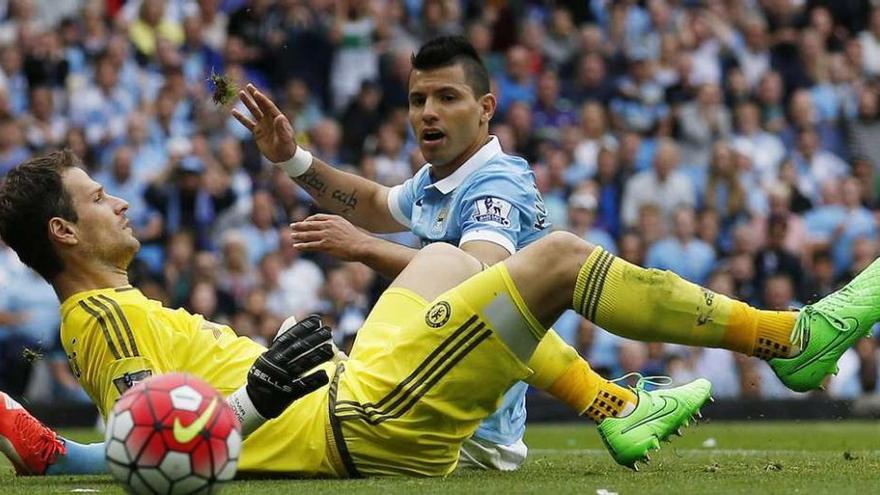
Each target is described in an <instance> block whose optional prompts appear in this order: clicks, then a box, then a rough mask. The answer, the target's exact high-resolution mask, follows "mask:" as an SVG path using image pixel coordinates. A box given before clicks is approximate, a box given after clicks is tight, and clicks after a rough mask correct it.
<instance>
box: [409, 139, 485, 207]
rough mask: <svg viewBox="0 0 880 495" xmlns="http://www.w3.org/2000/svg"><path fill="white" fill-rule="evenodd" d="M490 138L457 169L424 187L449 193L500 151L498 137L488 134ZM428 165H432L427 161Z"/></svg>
mask: <svg viewBox="0 0 880 495" xmlns="http://www.w3.org/2000/svg"><path fill="white" fill-rule="evenodd" d="M490 138H491V139H489V142H488V143H486V144H484V145H483V147H482V148H480V149H479V150H477V152H476V153H474V155H473V156H472V157H470V158H468V159H467V161H466V162H464V163H462V164H461V166H460V167H458V170H456V171H455V172H453V173H452V174H451V175H450V176H449V177H446V178H445V179H440V180H438V181H437V182H433V183H431V184H428V185H427V186H425V189H428V188H429V187H433V188H435V189H437V190H438V191H440V192H441V193H442V194H449V193H450V192H452V191H454V190H455V188H456V187H458V186H460V185H461V183H462V182H464V180H465V179H466V178H467V177H468V176H469V175H471V174H472V173H474V172H476V171H477V169H479V168H480V167H482V166H483V164H485V163H486V162H488V161H489V160H490V159H491V158H492V157H493V156H495V155H497V154H499V153H501V144H500V143H499V142H498V138H497V137H495V136H490ZM428 166H429V167H430V166H432V165H431V164H430V163H429V164H428Z"/></svg>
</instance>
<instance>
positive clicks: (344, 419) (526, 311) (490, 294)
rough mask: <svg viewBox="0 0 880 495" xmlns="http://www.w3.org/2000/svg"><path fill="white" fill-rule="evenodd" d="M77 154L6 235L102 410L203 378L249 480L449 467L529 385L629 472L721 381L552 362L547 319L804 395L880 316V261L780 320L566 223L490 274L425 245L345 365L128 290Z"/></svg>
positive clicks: (110, 229)
mask: <svg viewBox="0 0 880 495" xmlns="http://www.w3.org/2000/svg"><path fill="white" fill-rule="evenodd" d="M77 165H79V161H78V159H77V158H76V157H75V156H73V155H72V154H71V153H70V152H56V153H53V154H50V155H48V156H45V157H39V158H36V159H33V160H30V161H28V162H25V163H24V164H22V165H20V166H19V167H17V168H16V169H14V170H13V171H11V172H10V173H9V175H8V176H7V179H6V181H5V182H4V183H3V185H2V186H0V235H2V237H3V239H4V241H5V242H7V243H8V244H9V245H10V246H11V247H12V248H13V249H14V250H15V251H16V252H17V253H18V254H19V256H20V257H21V258H22V261H24V262H25V263H26V264H28V265H30V266H31V267H33V268H34V269H36V270H37V271H38V272H39V273H40V274H41V275H42V276H43V277H45V278H46V279H47V280H48V281H49V282H50V283H51V284H52V285H53V287H54V288H55V290H56V292H57V294H58V296H59V299H60V300H61V301H62V302H63V303H62V315H63V323H62V338H63V345H64V347H65V350H66V351H67V352H68V354H69V357H70V360H71V366H72V368H73V369H74V371H75V372H76V373H77V375H78V377H79V379H80V381H81V383H82V384H83V386H84V387H85V389H86V390H87V391H88V393H89V395H90V396H91V397H92V399H93V400H94V401H95V402H96V404H97V405H98V407H99V409H100V410H101V412H102V413H103V414H105V415H106V414H107V412H108V410H109V408H110V407H111V406H112V404H113V402H114V400H115V399H116V398H117V397H118V396H119V394H120V393H121V392H122V391H124V390H125V389H126V388H127V387H129V386H130V385H131V383H133V382H135V381H137V380H139V379H143V378H144V377H145V376H147V375H149V374H158V373H164V372H170V371H182V372H190V373H193V374H195V375H198V376H199V377H201V378H203V379H205V380H206V381H207V382H208V383H210V384H211V385H213V386H214V387H216V388H218V389H219V390H220V391H221V392H222V393H224V394H227V395H228V396H229V397H230V400H231V403H232V404H233V407H235V408H237V414H238V415H239V417H240V418H241V419H242V420H243V422H244V425H245V428H244V429H245V430H246V431H253V433H252V434H251V435H250V436H249V437H248V438H247V440H246V441H245V444H244V449H243V454H242V459H241V462H240V469H241V470H242V471H245V472H264V473H267V472H271V473H284V474H293V475H306V476H314V475H321V476H331V477H354V476H373V475H418V476H442V475H445V474H448V473H450V472H451V471H452V470H453V469H454V468H455V466H456V463H457V462H458V452H459V447H460V445H461V443H462V442H463V441H464V440H465V439H466V438H468V437H469V436H470V435H471V434H472V433H473V431H474V429H475V428H476V427H477V425H478V424H479V422H480V421H481V420H482V419H483V418H484V417H486V416H487V415H489V414H490V413H491V412H492V411H494V410H495V409H496V407H497V405H498V402H499V400H500V399H501V397H502V395H503V393H504V392H505V390H507V388H508V387H510V385H511V384H513V383H514V382H516V381H517V380H525V381H527V382H529V383H530V384H532V385H534V386H536V387H539V388H543V389H547V390H550V391H551V392H552V393H553V394H554V395H555V396H556V397H560V398H562V399H563V400H564V401H565V402H566V403H567V404H569V405H571V406H572V407H574V408H575V409H576V410H578V412H579V413H582V414H587V413H588V412H589V411H591V410H592V413H590V416H591V417H598V418H599V421H600V422H599V432H600V434H601V435H602V438H603V440H604V441H605V443H606V446H607V447H608V449H609V451H610V452H611V454H612V456H613V457H614V459H615V460H616V461H617V462H618V463H620V464H624V465H627V466H632V467H635V466H636V464H635V463H636V461H638V460H643V459H646V458H647V454H648V451H649V450H651V449H654V448H658V447H659V441H660V440H665V439H666V438H668V437H669V436H670V435H671V434H673V433H674V432H676V431H677V430H678V429H679V427H680V426H682V425H686V424H687V423H688V421H689V420H690V418H691V416H692V415H694V414H696V413H697V412H698V409H699V408H700V407H701V406H702V405H703V404H704V402H705V401H707V400H708V399H709V393H710V385H709V383H708V382H707V381H705V380H696V381H695V382H692V383H690V384H687V385H684V386H681V387H677V388H671V389H661V390H655V391H651V392H646V391H644V390H643V389H641V387H639V386H637V387H636V389H623V388H622V387H620V386H619V385H617V384H615V383H612V382H609V381H607V380H605V379H603V378H602V377H600V376H598V375H597V374H596V373H594V372H593V371H592V370H591V369H590V368H589V365H588V364H587V363H586V362H585V361H583V360H582V359H581V358H580V357H578V356H577V355H573V356H558V358H557V359H555V360H552V361H549V362H548V360H547V359H546V358H545V356H541V354H542V352H545V351H544V350H543V347H542V341H543V339H544V337H545V334H546V328H547V327H548V326H549V325H550V323H552V322H553V321H555V320H556V318H558V316H559V315H560V314H561V313H562V311H564V310H565V309H568V308H573V309H575V310H576V311H578V312H580V313H581V314H582V315H584V316H586V317H588V318H590V319H591V320H593V321H595V322H596V323H597V324H599V325H601V326H602V327H604V328H607V329H608V330H610V331H613V332H616V333H619V334H621V335H624V336H627V337H631V338H640V339H646V340H663V341H669V342H681V343H686V344H691V345H705V346H714V347H724V348H728V349H734V350H738V351H741V352H745V353H748V354H752V355H760V356H764V357H766V358H768V359H769V362H770V365H771V366H772V367H773V369H774V371H776V373H777V375H778V376H779V377H780V379H782V381H783V382H784V383H786V385H788V386H789V387H791V388H793V389H796V390H807V389H811V388H816V387H818V386H819V385H820V384H821V382H822V379H823V378H824V377H825V376H826V375H827V374H830V373H833V372H834V371H835V363H836V361H837V359H838V358H839V357H840V355H841V354H842V353H843V352H844V351H845V350H846V348H848V347H849V345H850V344H851V343H852V342H854V341H855V340H856V339H858V338H860V337H861V336H863V335H865V334H866V333H867V331H868V330H869V329H870V327H871V325H872V324H873V323H874V322H875V321H877V320H878V318H880V290H878V287H877V285H878V284H877V282H878V277H877V274H878V271H880V264H878V263H876V262H875V263H874V264H872V265H871V266H870V267H869V268H867V269H866V270H865V271H864V272H863V273H862V274H860V275H859V276H858V277H856V279H854V280H853V281H852V282H851V283H850V284H848V285H847V286H846V287H845V288H844V289H842V290H841V291H839V292H837V293H835V294H832V295H831V296H828V297H827V298H825V299H823V300H822V301H820V302H819V303H817V304H815V305H813V306H808V307H807V308H805V309H804V310H803V311H801V312H800V313H794V312H767V311H759V310H756V309H754V308H751V307H749V306H747V305H745V304H743V303H740V302H737V301H733V300H731V299H728V298H726V297H724V296H721V295H716V294H713V293H711V292H709V291H707V290H705V289H702V288H700V287H698V286H696V285H693V284H690V283H688V282H686V281H683V280H682V279H680V278H678V277H676V276H675V275H674V274H671V273H669V272H659V271H656V270H645V269H642V268H639V267H636V266H634V265H631V264H628V263H626V262H624V261H623V260H620V259H618V258H616V257H614V256H612V255H610V254H609V253H607V252H606V251H603V250H602V249H600V248H596V247H593V246H591V245H589V244H587V243H586V242H584V241H583V240H581V239H579V238H577V237H576V236H573V235H570V234H564V233H554V234H552V235H549V236H547V237H546V238H545V239H542V240H540V241H538V242H536V243H534V244H533V245H532V246H530V247H528V248H526V249H524V250H523V251H521V252H518V253H517V254H515V255H513V256H512V257H511V258H509V259H508V260H506V261H504V262H503V263H499V264H497V265H495V266H493V267H492V268H489V269H486V270H483V265H482V264H481V263H479V262H477V261H476V260H475V259H473V258H471V257H470V256H468V255H466V254H464V253H463V252H462V251H460V250H459V249H457V248H455V247H452V246H449V245H444V244H434V245H430V246H428V247H426V248H425V249H423V250H422V251H421V252H420V253H419V254H418V255H417V256H416V258H415V259H414V260H413V261H412V262H411V263H410V264H409V265H408V266H407V268H406V269H405V270H404V271H403V272H402V273H401V274H400V276H398V278H397V279H395V281H394V283H393V284H392V285H391V287H390V288H389V289H388V290H387V291H386V292H385V293H384V294H383V296H382V297H381V298H380V300H379V302H378V303H377V305H376V307H375V308H374V309H373V311H372V312H371V313H370V315H369V317H368V318H367V321H366V322H365V323H364V326H363V327H362V329H361V330H360V332H359V334H358V337H357V341H356V342H355V345H354V347H353V350H352V353H351V356H350V358H349V359H348V360H345V361H341V362H338V363H332V362H330V358H331V354H332V353H331V352H328V350H327V349H328V346H329V344H328V343H327V337H328V336H329V335H328V333H327V332H328V331H327V330H326V328H323V329H322V328H321V326H320V325H319V324H318V323H317V322H315V321H313V320H307V321H306V322H303V323H302V324H298V325H294V328H292V329H291V330H290V332H287V333H284V334H283V335H282V337H281V338H279V339H277V340H276V343H273V345H272V346H270V348H269V349H268V350H266V349H265V348H264V347H262V346H259V345H257V344H255V343H253V342H250V341H248V340H246V339H244V338H238V337H235V336H234V334H233V333H232V331H231V330H230V329H228V328H226V327H220V326H217V325H213V324H210V323H208V322H205V321H204V320H203V319H202V318H201V317H200V316H198V315H191V314H189V313H187V312H186V311H184V310H179V309H178V310H171V309H168V308H164V307H162V306H161V304H160V303H158V302H156V301H150V300H148V299H147V298H145V297H144V296H143V295H142V294H141V293H140V292H139V291H138V290H137V289H133V288H131V287H130V286H129V285H128V278H127V275H126V268H127V266H128V264H129V262H130V261H131V260H132V258H133V257H134V255H135V253H136V252H137V250H138V248H139V243H138V241H137V240H136V239H135V238H134V236H133V235H132V231H131V229H130V228H129V227H128V221H127V219H126V218H125V213H126V210H127V207H128V205H127V203H126V202H125V201H124V200H122V199H120V198H116V197H113V196H110V195H107V194H105V193H104V191H103V188H102V187H101V186H100V184H98V183H96V182H94V181H93V180H92V179H91V178H89V176H88V175H87V174H86V173H85V172H84V171H83V170H82V169H81V168H79V167H78V166H77ZM291 332H293V333H291ZM290 335H293V337H290ZM285 336H288V337H285ZM287 346H289V347H287ZM289 349H295V351H289ZM304 356H306V357H304ZM538 357H540V358H541V359H536V358H538ZM321 363H322V364H321ZM535 363H543V364H541V365H540V366H539V365H537V364H535ZM314 365H319V368H320V369H319V370H318V371H314ZM310 392H311V393H310ZM288 404H290V405H289V407H288V406H287V405H288ZM0 409H2V410H0V436H3V437H4V438H5V439H6V440H7V442H0V445H3V449H4V453H6V454H7V455H8V456H10V457H11V458H12V459H13V462H14V463H15V464H16V467H17V470H18V471H19V472H21V473H24V474H44V473H47V472H48V473H50V474H51V473H52V472H53V471H52V467H53V466H54V465H57V464H59V463H64V462H66V460H67V459H66V458H67V457H70V456H71V454H72V452H68V451H67V449H68V447H70V446H71V445H72V444H73V443H72V442H65V441H62V440H59V439H58V438H57V437H56V436H55V435H54V433H52V432H51V431H50V430H48V429H46V428H45V427H42V426H41V425H39V423H38V422H36V420H33V418H30V421H31V423H27V421H25V420H23V421H19V422H18V423H17V424H18V425H19V426H21V425H25V426H24V427H23V428H19V430H22V429H24V430H27V429H31V430H32V433H33V431H36V429H39V428H42V430H40V432H42V435H43V436H42V437H41V438H42V439H43V441H41V442H31V443H30V444H25V443H24V442H22V441H21V433H20V431H16V430H15V429H12V428H4V426H3V425H4V424H5V423H9V418H12V417H13V416H14V417H16V418H19V419H20V418H23V417H24V416H22V415H24V414H26V413H24V412H22V410H21V409H19V408H17V407H15V404H14V403H11V402H10V401H8V400H7V401H5V407H4V406H2V405H0ZM28 417H29V416H28ZM267 419H268V420H269V421H268V422H266V423H265V424H262V425H260V423H261V422H263V421H265V420H267ZM28 438H33V436H32V435H28ZM10 446H11V447H10ZM65 454H66V455H65ZM56 472H57V471H56Z"/></svg>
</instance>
